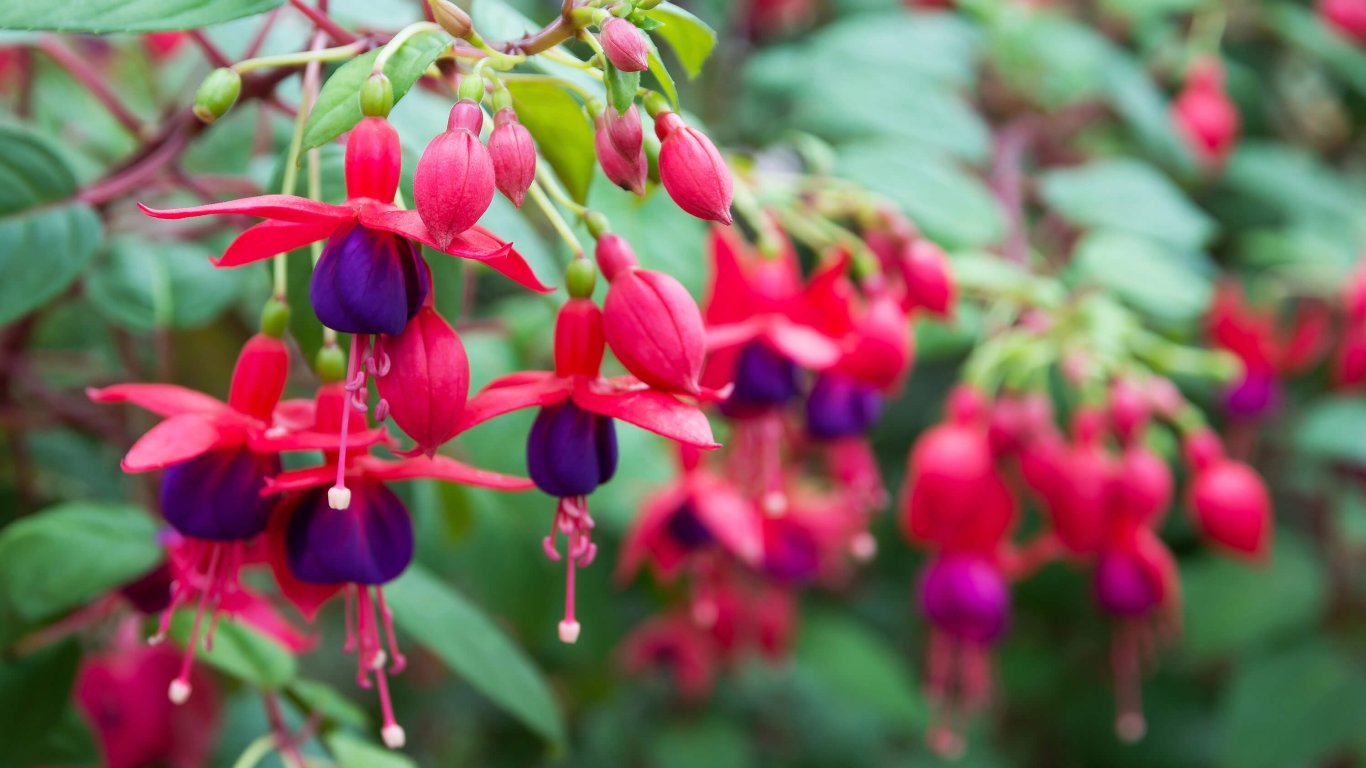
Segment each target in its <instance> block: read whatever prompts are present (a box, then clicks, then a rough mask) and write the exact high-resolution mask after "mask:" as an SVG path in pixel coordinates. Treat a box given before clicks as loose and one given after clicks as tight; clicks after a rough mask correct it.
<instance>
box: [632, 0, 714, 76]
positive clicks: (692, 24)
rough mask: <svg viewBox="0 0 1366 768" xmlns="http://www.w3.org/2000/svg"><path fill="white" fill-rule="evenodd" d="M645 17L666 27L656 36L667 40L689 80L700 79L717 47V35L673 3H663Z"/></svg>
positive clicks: (704, 23) (705, 24)
mask: <svg viewBox="0 0 1366 768" xmlns="http://www.w3.org/2000/svg"><path fill="white" fill-rule="evenodd" d="M645 16H646V17H647V18H650V19H654V20H655V21H658V22H660V23H661V24H662V25H663V26H661V27H658V28H657V29H655V31H654V33H655V34H657V35H659V36H660V37H662V38H664V40H665V42H667V43H668V44H669V47H670V48H672V49H673V51H674V53H675V54H676V55H677V56H678V60H679V61H680V62H682V64H683V69H685V70H687V72H688V77H697V74H698V73H699V72H701V71H702V65H703V64H704V63H706V61H707V57H708V56H710V55H711V52H712V49H713V48H715V47H716V31H715V30H713V29H712V28H711V27H709V26H707V23H706V22H704V21H702V20H701V19H699V18H697V17H696V16H694V15H692V14H691V13H689V12H687V11H685V10H684V9H682V8H679V7H678V6H677V5H674V4H673V3H668V2H665V3H660V4H659V5H657V6H655V7H654V8H652V9H650V10H648V11H645Z"/></svg>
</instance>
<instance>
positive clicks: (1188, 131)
mask: <svg viewBox="0 0 1366 768" xmlns="http://www.w3.org/2000/svg"><path fill="white" fill-rule="evenodd" d="M1172 117H1173V119H1174V121H1175V122H1176V128H1177V131H1178V132H1179V133H1181V135H1182V136H1183V137H1184V138H1185V139H1186V142H1187V143H1188V144H1189V145H1190V147H1191V149H1192V150H1194V151H1195V153H1196V154H1197V155H1199V157H1200V158H1201V159H1202V160H1204V161H1205V162H1208V163H1220V162H1222V161H1223V159H1224V158H1225V157H1227V156H1228V153H1229V152H1231V151H1232V150H1233V145H1234V144H1235V143H1236V142H1237V140H1238V131H1239V128H1240V120H1239V117H1238V108H1237V107H1235V106H1234V104H1233V101H1232V100H1230V99H1229V97H1228V94H1227V93H1226V92H1225V91H1224V70H1223V66H1222V65H1221V64H1220V63H1219V61H1218V60H1217V59H1206V60H1203V61H1201V62H1199V63H1197V64H1196V65H1195V66H1194V67H1193V68H1192V69H1191V73H1190V78H1189V80H1188V81H1187V83H1186V87H1185V89H1184V90H1183V91H1182V92H1181V94H1180V95H1178V96H1177V98H1176V101H1175V102H1173V104H1172Z"/></svg>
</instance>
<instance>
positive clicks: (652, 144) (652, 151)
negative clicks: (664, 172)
mask: <svg viewBox="0 0 1366 768" xmlns="http://www.w3.org/2000/svg"><path fill="white" fill-rule="evenodd" d="M644 148H645V161H646V163H648V164H649V166H650V167H649V170H648V171H646V174H645V175H646V177H647V178H649V180H650V181H652V182H654V183H656V184H658V183H659V149H660V147H659V139H657V138H655V135H654V132H650V133H646V134H645V145H644Z"/></svg>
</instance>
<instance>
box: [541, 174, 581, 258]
mask: <svg viewBox="0 0 1366 768" xmlns="http://www.w3.org/2000/svg"><path fill="white" fill-rule="evenodd" d="M527 193H528V194H529V195H530V196H531V199H532V200H534V201H535V202H536V205H537V207H539V208H540V209H541V212H542V213H544V214H545V217H546V219H547V220H548V221H549V222H550V226H551V227H553V228H554V229H555V233H556V234H558V235H559V236H560V239H561V240H563V241H564V242H565V244H566V245H568V246H569V250H570V252H571V253H573V255H574V258H576V259H581V258H583V246H582V245H580V244H579V238H578V237H576V236H575V235H574V230H572V229H570V228H569V222H567V221H565V220H564V217H563V216H561V215H560V211H559V209H557V208H556V207H555V204H554V203H552V202H550V198H548V197H546V195H545V191H544V190H543V188H542V186H541V183H540V181H539V180H537V181H536V182H534V183H533V184H532V185H531V187H530V188H529V189H528V190H527Z"/></svg>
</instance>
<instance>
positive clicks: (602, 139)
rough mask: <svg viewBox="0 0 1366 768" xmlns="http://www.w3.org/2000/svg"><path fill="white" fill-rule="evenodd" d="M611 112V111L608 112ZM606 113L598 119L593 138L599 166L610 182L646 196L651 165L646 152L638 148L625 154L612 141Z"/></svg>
mask: <svg viewBox="0 0 1366 768" xmlns="http://www.w3.org/2000/svg"><path fill="white" fill-rule="evenodd" d="M607 111H608V112H610V111H611V110H610V109H609V110H607ZM606 114H607V113H606V112H604V113H603V114H600V115H598V117H597V120H596V122H597V133H596V134H595V135H594V136H593V146H594V148H595V149H596V150H597V153H598V164H599V165H601V166H602V172H603V174H604V175H606V176H607V179H608V181H611V182H612V183H613V184H616V185H617V186H618V187H621V188H622V189H624V190H626V191H627V192H631V193H633V194H636V195H644V194H645V174H646V172H647V171H648V170H649V164H648V163H647V162H646V160H645V150H644V149H643V148H638V149H637V150H636V151H635V152H634V153H632V154H623V153H622V152H621V150H620V149H618V148H617V145H616V143H615V142H613V141H612V136H611V133H610V132H609V131H608V128H607V117H606Z"/></svg>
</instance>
